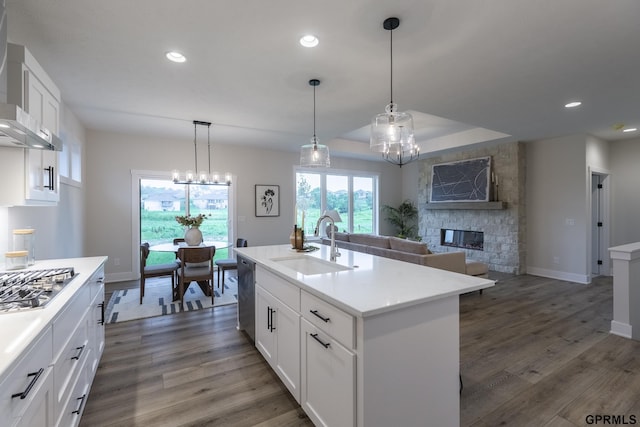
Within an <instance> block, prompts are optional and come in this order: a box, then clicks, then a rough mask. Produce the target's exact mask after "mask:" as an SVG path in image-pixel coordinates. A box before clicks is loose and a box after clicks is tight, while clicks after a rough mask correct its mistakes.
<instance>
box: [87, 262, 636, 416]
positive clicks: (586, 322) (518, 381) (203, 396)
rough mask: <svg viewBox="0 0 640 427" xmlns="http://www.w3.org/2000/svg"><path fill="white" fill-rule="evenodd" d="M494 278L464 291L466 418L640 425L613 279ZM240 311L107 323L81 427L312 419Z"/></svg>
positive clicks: (631, 355)
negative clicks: (252, 340) (615, 318)
mask: <svg viewBox="0 0 640 427" xmlns="http://www.w3.org/2000/svg"><path fill="white" fill-rule="evenodd" d="M493 278H494V279H495V278H498V279H499V282H498V284H497V285H496V286H495V287H494V288H491V289H486V290H485V291H484V293H483V294H482V295H479V294H478V293H477V292H476V293H472V294H467V295H463V296H461V297H460V309H461V314H460V329H461V335H460V347H461V350H460V370H461V371H460V372H461V375H462V379H463V384H464V388H463V390H462V393H461V399H460V407H461V425H462V426H474V427H493V426H499V425H506V426H518V427H520V426H536V427H539V426H559V427H567V426H585V425H592V424H593V423H589V422H588V420H589V419H588V418H587V417H588V416H590V415H591V416H593V415H615V416H619V417H622V416H624V417H626V418H625V419H626V420H627V422H628V423H629V422H630V421H631V417H635V418H634V419H636V420H638V422H640V342H636V341H633V340H627V339H624V338H620V337H616V336H614V335H610V334H609V333H608V331H609V325H610V321H611V312H612V295H613V292H612V279H611V278H596V279H595V280H594V281H593V283H592V284H591V285H581V284H575V283H570V282H563V281H558V280H552V279H546V278H541V277H535V276H528V275H523V276H510V275H501V274H500V275H498V274H496V275H494V277H493ZM235 317H236V310H235V305H234V306H224V307H217V308H214V309H211V310H203V311H198V312H189V313H179V314H176V315H172V316H162V317H157V318H152V319H142V320H136V321H130V322H123V323H117V324H110V325H107V328H106V334H107V343H106V349H105V353H104V355H103V357H102V361H101V364H100V367H99V368H98V373H97V376H96V379H95V382H94V384H93V387H92V389H91V393H90V395H89V399H88V402H87V406H86V408H85V412H84V415H83V417H82V420H81V424H80V425H81V426H83V427H96V426H145V427H146V426H154V427H156V426H172V427H177V426H225V427H226V426H311V425H312V424H311V422H310V421H309V420H308V418H307V417H306V416H305V414H304V412H303V411H302V410H301V409H300V407H299V406H298V405H297V403H296V402H295V400H293V398H291V397H290V395H289V393H288V392H287V390H286V389H285V387H284V386H283V385H282V384H281V383H280V381H279V380H278V379H277V377H276V376H275V374H274V373H273V372H272V371H271V369H270V368H269V367H268V366H267V364H266V362H264V360H263V359H262V357H261V356H260V354H259V353H258V352H257V350H256V349H255V348H254V347H253V346H252V345H251V344H249V342H248V341H247V339H246V338H245V336H244V335H243V334H242V333H240V332H238V331H237V330H236V329H235V325H236V320H235ZM415 425H416V426H429V423H428V420H416V424H415ZM599 425H603V424H602V423H601V424H599ZM390 427H391V426H390ZM399 427H405V426H399ZM435 427H439V426H435Z"/></svg>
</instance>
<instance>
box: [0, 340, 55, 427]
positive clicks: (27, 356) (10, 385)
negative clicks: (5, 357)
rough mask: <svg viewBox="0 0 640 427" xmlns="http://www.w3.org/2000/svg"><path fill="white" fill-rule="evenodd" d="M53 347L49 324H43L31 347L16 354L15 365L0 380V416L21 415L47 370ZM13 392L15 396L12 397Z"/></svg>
mask: <svg viewBox="0 0 640 427" xmlns="http://www.w3.org/2000/svg"><path fill="white" fill-rule="evenodd" d="M52 348H53V342H52V333H51V328H46V329H44V330H43V332H42V334H41V335H40V337H39V338H38V339H37V340H35V341H34V343H33V344H32V345H31V347H30V349H29V350H27V351H26V352H25V353H23V354H22V355H20V356H19V357H18V360H19V362H18V363H17V365H16V367H15V368H14V369H13V370H12V371H11V372H10V373H9V375H8V376H7V377H6V379H5V380H4V381H3V382H2V383H1V384H0V394H1V396H2V397H1V398H0V414H1V415H0V417H2V418H4V419H7V418H17V417H21V416H22V415H23V413H24V410H25V408H26V407H27V406H28V405H29V403H30V402H31V399H33V397H34V396H36V395H37V394H38V392H39V390H40V388H41V385H42V384H43V381H44V379H45V378H46V376H47V375H48V374H49V371H50V368H49V366H50V365H51V361H52V359H53V354H52ZM13 395H17V396H15V397H12V396H13ZM0 421H2V419H0ZM2 422H4V421H2Z"/></svg>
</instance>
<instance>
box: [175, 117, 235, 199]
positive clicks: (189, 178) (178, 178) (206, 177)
mask: <svg viewBox="0 0 640 427" xmlns="http://www.w3.org/2000/svg"><path fill="white" fill-rule="evenodd" d="M198 126H206V127H207V160H208V169H207V170H206V171H205V170H201V171H200V172H198ZM210 128H211V122H202V121H199V120H194V121H193V154H194V159H195V169H194V170H187V171H186V172H185V174H184V175H181V173H180V171H179V170H173V171H172V172H171V179H172V180H173V183H174V184H187V185H189V184H194V185H227V186H228V185H231V173H229V172H227V173H225V174H224V179H222V177H221V176H220V173H218V172H213V173H211V137H210ZM196 173H197V174H198V176H197V177H196Z"/></svg>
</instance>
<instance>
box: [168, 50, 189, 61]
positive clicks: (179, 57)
mask: <svg viewBox="0 0 640 427" xmlns="http://www.w3.org/2000/svg"><path fill="white" fill-rule="evenodd" d="M166 57H167V59H168V60H169V61H173V62H185V61H186V60H187V58H185V56H184V55H183V54H181V53H180V52H175V51H172V52H167V54H166Z"/></svg>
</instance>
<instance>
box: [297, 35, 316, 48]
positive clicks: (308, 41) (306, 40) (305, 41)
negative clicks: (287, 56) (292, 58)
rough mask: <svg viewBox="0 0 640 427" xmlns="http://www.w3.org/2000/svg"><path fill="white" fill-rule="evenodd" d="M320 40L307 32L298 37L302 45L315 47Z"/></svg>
mask: <svg viewBox="0 0 640 427" xmlns="http://www.w3.org/2000/svg"><path fill="white" fill-rule="evenodd" d="M318 43H320V41H319V40H318V38H317V37H316V36H314V35H311V34H307V35H306V36H303V37H302V38H301V39H300V44H301V45H302V46H304V47H316V46H318Z"/></svg>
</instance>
